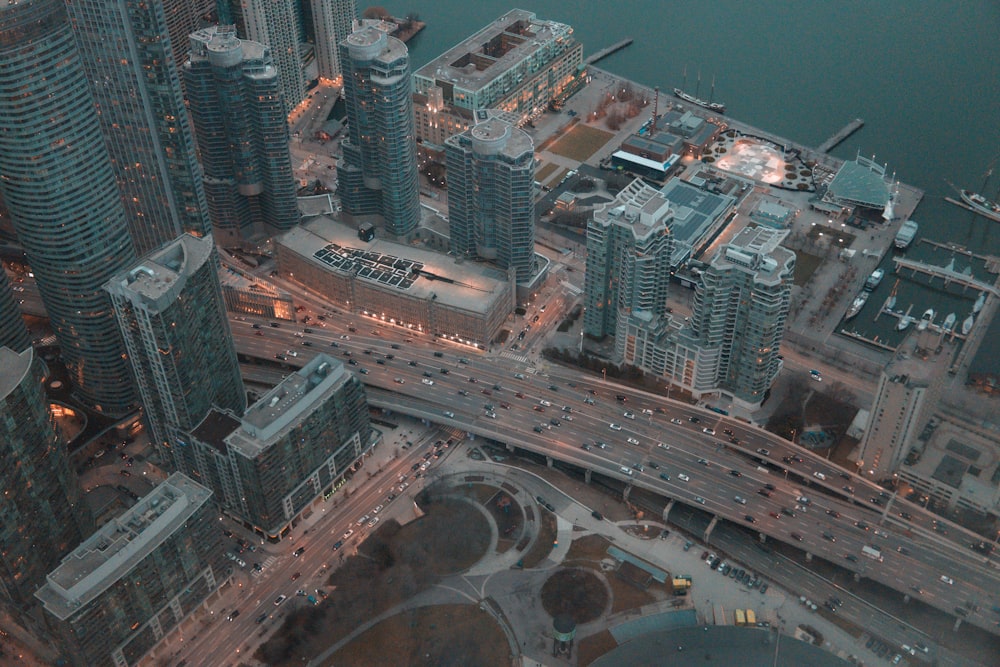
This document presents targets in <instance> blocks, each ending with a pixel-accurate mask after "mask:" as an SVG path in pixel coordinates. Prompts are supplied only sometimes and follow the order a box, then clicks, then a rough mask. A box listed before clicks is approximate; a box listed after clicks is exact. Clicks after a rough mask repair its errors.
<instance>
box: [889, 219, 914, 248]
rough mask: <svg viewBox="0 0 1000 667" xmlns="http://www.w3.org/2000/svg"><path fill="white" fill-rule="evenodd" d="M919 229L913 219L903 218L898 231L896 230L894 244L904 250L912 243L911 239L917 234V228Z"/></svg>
mask: <svg viewBox="0 0 1000 667" xmlns="http://www.w3.org/2000/svg"><path fill="white" fill-rule="evenodd" d="M918 229H920V225H918V224H917V223H916V222H915V221H913V220H905V221H903V224H902V225H901V226H900V228H899V231H898V232H896V239H895V241H894V244H895V246H896V248H897V249H899V250H906V249H907V248H909V247H910V244H911V243H913V239H914V238H916V236H917V230H918Z"/></svg>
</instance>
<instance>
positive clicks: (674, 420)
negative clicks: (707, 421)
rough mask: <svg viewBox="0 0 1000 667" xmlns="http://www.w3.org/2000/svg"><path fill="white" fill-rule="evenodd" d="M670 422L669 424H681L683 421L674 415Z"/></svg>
mask: <svg viewBox="0 0 1000 667" xmlns="http://www.w3.org/2000/svg"><path fill="white" fill-rule="evenodd" d="M670 423H671V424H677V425H678V426H679V425H681V424H683V423H684V422H682V421H681V420H680V419H678V418H677V417H674V418H673V419H671V420H670Z"/></svg>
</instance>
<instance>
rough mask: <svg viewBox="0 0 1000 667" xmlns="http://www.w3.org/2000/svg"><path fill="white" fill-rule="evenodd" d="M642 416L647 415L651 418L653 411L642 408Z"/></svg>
mask: <svg viewBox="0 0 1000 667" xmlns="http://www.w3.org/2000/svg"><path fill="white" fill-rule="evenodd" d="M642 414H644V415H648V416H650V417H652V416H653V411H652V410H650V409H649V408H643V409H642Z"/></svg>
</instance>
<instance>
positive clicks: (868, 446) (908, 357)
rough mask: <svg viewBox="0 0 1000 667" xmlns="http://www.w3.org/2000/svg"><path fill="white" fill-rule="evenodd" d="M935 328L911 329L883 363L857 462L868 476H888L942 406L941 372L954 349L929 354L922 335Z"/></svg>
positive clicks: (945, 370)
mask: <svg viewBox="0 0 1000 667" xmlns="http://www.w3.org/2000/svg"><path fill="white" fill-rule="evenodd" d="M928 336H933V333H932V332H931V333H928V332H926V331H925V332H919V331H915V332H912V333H911V334H910V335H909V336H908V337H907V338H906V340H905V341H904V342H903V344H902V345H900V346H899V348H898V349H897V351H896V355H895V356H894V357H893V359H892V360H891V361H890V362H889V363H888V364H887V365H886V367H885V368H884V369H882V375H881V377H880V378H879V383H878V389H877V390H876V392H875V400H874V402H873V403H872V409H871V416H870V418H869V420H868V426H867V429H866V430H865V434H864V437H863V438H862V439H861V444H860V445H859V447H858V453H857V457H856V460H855V465H857V466H858V472H859V473H860V474H863V475H865V476H866V477H868V478H869V479H872V480H875V481H881V480H885V479H889V478H891V477H892V475H893V473H895V472H896V471H897V470H898V469H899V467H900V464H901V463H902V462H903V460H904V459H905V458H906V455H907V453H908V452H909V450H910V447H912V446H913V445H915V444H916V442H917V436H918V435H919V434H920V433H921V431H922V430H923V428H924V426H925V425H926V424H927V422H928V420H929V419H930V418H931V415H933V414H934V410H935V409H936V408H937V404H938V398H939V396H940V391H941V385H940V383H941V380H940V378H941V377H947V374H946V373H947V359H944V360H943V361H942V359H943V358H946V357H950V355H934V356H933V357H930V356H926V355H925V354H924V353H923V352H922V351H921V347H920V341H921V340H922V339H924V338H926V337H928Z"/></svg>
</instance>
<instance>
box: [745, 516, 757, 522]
mask: <svg viewBox="0 0 1000 667" xmlns="http://www.w3.org/2000/svg"><path fill="white" fill-rule="evenodd" d="M743 520H744V521H749V522H750V523H757V519H755V518H754V517H753V516H751V515H749V514H745V515H744V516H743Z"/></svg>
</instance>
